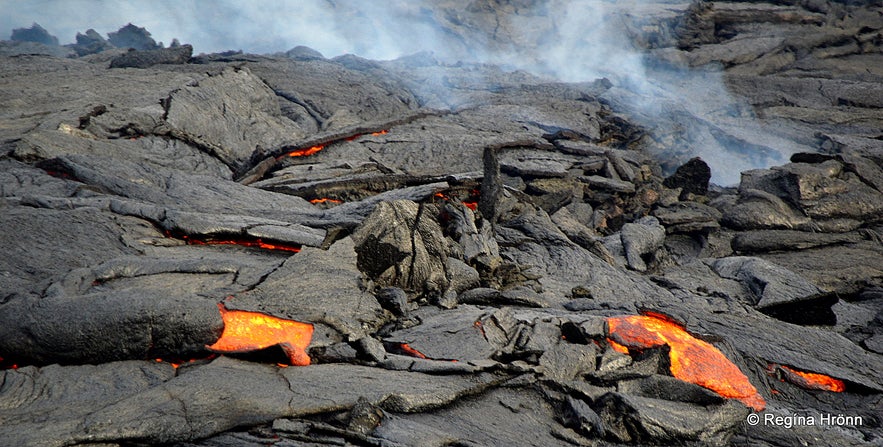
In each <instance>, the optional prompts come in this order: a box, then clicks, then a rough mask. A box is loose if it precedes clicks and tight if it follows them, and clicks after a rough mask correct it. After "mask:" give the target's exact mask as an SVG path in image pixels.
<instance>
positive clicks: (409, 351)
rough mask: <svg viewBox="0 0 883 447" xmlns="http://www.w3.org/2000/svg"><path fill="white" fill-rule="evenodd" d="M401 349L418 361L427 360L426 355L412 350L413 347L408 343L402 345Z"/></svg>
mask: <svg viewBox="0 0 883 447" xmlns="http://www.w3.org/2000/svg"><path fill="white" fill-rule="evenodd" d="M399 349H401V350H402V352H403V353H404V354H406V355H409V356H411V357H417V358H418V359H425V358H426V354H424V353H422V352H420V351H418V350H416V349H414V348H412V347H411V345H409V344H407V343H402V344H400V345H399Z"/></svg>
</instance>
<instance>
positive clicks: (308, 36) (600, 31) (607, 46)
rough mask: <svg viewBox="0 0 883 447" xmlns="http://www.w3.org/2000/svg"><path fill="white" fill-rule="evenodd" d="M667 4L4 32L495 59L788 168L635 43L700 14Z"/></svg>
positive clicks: (19, 13) (722, 164)
mask: <svg viewBox="0 0 883 447" xmlns="http://www.w3.org/2000/svg"><path fill="white" fill-rule="evenodd" d="M10 1H11V0H0V3H8V2H10ZM657 1H658V3H653V2H652V1H650V0H644V1H640V0H636V1H625V2H623V1H613V0H548V1H530V0H510V1H499V2H490V1H488V2H478V1H475V2H472V1H468V2H467V1H459V0H440V1H432V0H388V1H365V0H281V1H280V0H275V1H250V2H240V1H236V0H215V1H211V2H207V1H199V0H157V1H152V2H149V3H146V2H141V1H137V0H130V1H122V0H120V1H111V0H103V1H102V0H37V1H29V2H16V5H15V6H14V7H13V6H12V5H5V6H6V7H3V8H2V9H3V10H4V15H3V16H2V17H0V29H6V30H10V31H11V30H12V29H13V28H20V27H27V26H30V25H31V23H33V22H38V23H40V24H41V25H42V26H43V27H44V28H46V29H47V30H48V31H49V32H50V33H52V34H53V35H55V36H58V37H59V40H60V41H62V42H72V41H73V40H74V39H73V38H74V36H75V35H76V33H77V32H85V31H86V30H87V29H89V28H94V29H95V30H96V31H98V32H99V33H101V34H103V35H107V33H109V32H112V31H116V30H117V29H119V28H120V27H121V26H123V25H125V24H127V23H129V22H132V23H134V24H135V25H137V26H141V27H144V28H146V29H147V30H148V31H149V32H150V33H151V34H152V36H153V38H154V39H155V40H157V41H159V42H165V43H166V44H168V43H170V42H171V41H172V39H173V38H177V39H178V40H180V41H181V42H182V43H190V44H192V45H193V46H194V50H195V52H197V53H199V52H205V53H213V52H220V51H227V50H243V51H245V52H250V53H273V52H279V51H285V50H287V49H290V48H292V47H294V46H296V45H305V46H308V47H311V48H313V49H316V50H318V51H320V52H321V53H322V54H323V55H325V56H326V57H334V56H337V55H341V54H347V53H351V54H356V55H359V56H361V57H365V58H368V59H375V60H389V59H395V58H398V57H401V56H404V55H408V54H413V53H416V52H419V51H431V52H433V54H434V55H435V56H436V57H437V58H439V59H441V60H450V61H459V60H462V61H474V62H487V63H494V64H499V65H501V66H504V67H508V68H512V69H521V70H526V71H530V72H533V73H536V74H540V75H545V76H549V77H551V78H553V79H555V80H560V81H566V82H578V81H592V80H594V79H597V78H600V77H606V78H608V79H609V80H611V82H612V83H613V86H614V87H613V88H611V89H610V91H609V92H608V93H607V98H606V99H608V100H609V101H610V102H611V103H613V104H614V105H615V106H617V108H622V109H624V110H626V111H628V112H629V113H630V114H632V115H634V116H635V117H636V119H637V120H638V121H639V124H641V125H643V126H644V127H646V128H648V129H649V130H651V132H657V133H658V134H667V135H671V134H672V133H673V132H676V131H675V129H681V131H682V132H685V133H684V134H683V135H682V136H683V137H684V138H683V141H688V142H690V144H688V146H690V147H686V148H682V150H681V151H682V152H685V153H688V154H690V155H694V156H695V155H698V156H701V157H702V158H703V159H704V160H705V161H706V162H707V163H709V165H711V168H712V173H713V178H712V180H713V181H714V182H716V183H719V184H734V183H737V182H738V180H739V177H738V175H739V174H738V173H739V171H741V170H746V169H752V168H757V167H766V166H768V165H771V164H774V163H779V162H782V161H783V159H784V154H787V153H790V152H794V151H796V150H798V149H800V148H799V147H796V145H795V144H794V143H791V142H788V141H785V140H783V139H775V138H774V137H772V136H770V135H769V133H768V132H766V131H765V130H764V129H762V128H760V127H759V125H757V124H756V120H754V117H753V116H752V115H751V113H750V108H749V107H747V106H745V105H744V104H740V103H739V102H738V101H736V100H735V99H734V98H732V97H731V95H730V94H729V93H728V92H727V90H726V88H725V86H724V83H723V82H722V80H721V77H720V74H719V73H717V72H714V71H709V70H700V71H696V70H686V69H675V68H672V67H665V68H659V66H658V65H649V64H647V54H646V51H645V50H643V49H639V48H636V47H635V46H634V44H633V42H634V41H635V40H636V39H641V38H645V37H646V36H644V35H642V34H643V33H644V32H645V31H644V29H643V28H642V24H643V22H642V20H643V19H642V14H643V13H644V11H646V10H647V9H648V8H656V10H655V13H656V14H655V16H656V17H660V16H665V11H669V12H670V14H671V16H672V17H675V16H677V15H678V14H679V13H682V12H683V11H684V10H685V9H686V7H687V6H689V4H688V2H686V1H685V2H684V3H680V4H677V3H671V2H666V3H664V4H663V0H657ZM439 5H443V6H445V7H444V8H441V7H439ZM481 5H484V9H482V6H481ZM488 5H493V6H488ZM663 7H664V8H665V9H663ZM660 11H663V14H660ZM488 24H492V25H494V27H493V28H491V29H489V26H488ZM549 25H551V26H549ZM653 26H654V24H652V23H651V24H647V27H648V28H649V29H653ZM451 30H453V32H452V31H451ZM697 117H698V118H697ZM685 120H686V121H685ZM718 133H722V134H727V135H730V136H736V138H730V137H727V138H726V139H724V140H722V139H721V138H719V135H718ZM716 135H717V136H716ZM770 142H773V143H774V144H775V146H776V148H775V149H772V148H770V147H769V145H770ZM740 146H742V147H740Z"/></svg>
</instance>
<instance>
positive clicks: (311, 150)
mask: <svg viewBox="0 0 883 447" xmlns="http://www.w3.org/2000/svg"><path fill="white" fill-rule="evenodd" d="M388 133H389V131H388V130H381V131H379V132H371V133H369V134H364V133H360V134H356V135H352V136H349V137H346V138H343V139H342V140H345V141H353V140H356V139H358V138H361V137H364V136H365V135H370V136H372V137H378V136H380V135H386V134H388ZM337 141H341V140H337ZM331 143H333V141H332V142H328V143H322V144H317V145H315V146H310V147H308V148H306V149H295V150H293V151H291V152H289V153H288V154H287V155H288V156H289V157H306V156H309V155H313V154H315V153H317V152H319V151H321V150H322V149H325V147H326V146H328V145H329V144H331ZM279 158H281V157H277V160H278V159H279Z"/></svg>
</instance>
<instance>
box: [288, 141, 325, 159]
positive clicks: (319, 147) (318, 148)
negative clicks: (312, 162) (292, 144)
mask: <svg viewBox="0 0 883 447" xmlns="http://www.w3.org/2000/svg"><path fill="white" fill-rule="evenodd" d="M322 149H325V145H324V144H317V145H315V146H310V147H308V148H306V149H297V150H293V151H291V152H289V153H288V156H289V157H306V156H308V155H313V154H315V153H317V152H319V151H321V150H322Z"/></svg>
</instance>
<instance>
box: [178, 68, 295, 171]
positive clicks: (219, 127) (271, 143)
mask: <svg viewBox="0 0 883 447" xmlns="http://www.w3.org/2000/svg"><path fill="white" fill-rule="evenodd" d="M164 107H165V109H166V111H165V120H166V121H167V122H168V124H169V125H170V126H172V128H173V130H172V132H173V134H175V135H178V138H181V139H184V140H185V141H191V142H193V143H194V144H196V145H198V146H202V147H206V148H208V149H209V150H210V151H211V152H212V153H213V154H214V155H215V156H216V157H218V158H219V159H220V160H222V161H223V162H224V163H226V164H227V165H228V166H230V167H231V168H232V169H234V170H237V171H240V170H243V169H244V168H246V165H245V163H246V162H248V161H249V160H250V159H251V157H252V154H254V153H255V152H258V153H261V152H262V151H263V152H267V153H269V152H271V151H273V150H275V149H277V148H279V147H281V146H283V145H285V144H287V143H291V142H294V141H296V139H297V138H298V137H302V136H303V135H304V133H303V131H302V130H301V129H300V128H298V127H297V126H295V125H294V124H293V123H292V122H291V121H290V120H286V119H284V118H283V117H282V113H281V111H280V109H279V103H278V100H277V99H276V96H275V95H274V93H273V91H272V90H270V88H269V87H267V85H266V84H264V83H263V82H262V81H261V80H260V78H258V77H256V76H254V75H253V74H251V72H250V71H249V70H248V69H240V70H236V69H227V70H225V71H223V72H222V73H220V74H219V75H215V76H209V77H206V78H204V79H200V80H199V81H197V82H194V83H193V84H191V85H187V86H183V87H181V88H179V89H177V90H174V91H172V92H171V93H170V94H169V97H168V99H167V100H166V101H165V103H164ZM178 133H180V135H179V134H178Z"/></svg>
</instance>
